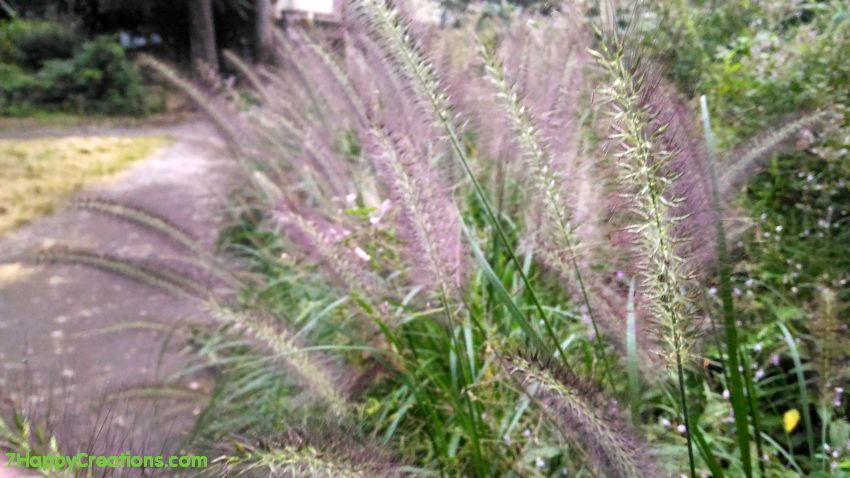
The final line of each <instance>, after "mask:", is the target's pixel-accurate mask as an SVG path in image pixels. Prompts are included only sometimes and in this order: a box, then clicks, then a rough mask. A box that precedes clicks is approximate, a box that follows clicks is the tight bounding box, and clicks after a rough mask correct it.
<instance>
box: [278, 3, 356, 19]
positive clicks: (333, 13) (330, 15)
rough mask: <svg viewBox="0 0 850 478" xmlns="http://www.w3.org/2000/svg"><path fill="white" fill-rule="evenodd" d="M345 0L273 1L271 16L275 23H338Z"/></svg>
mask: <svg viewBox="0 0 850 478" xmlns="http://www.w3.org/2000/svg"><path fill="white" fill-rule="evenodd" d="M345 2H346V0H273V2H272V4H273V6H272V14H273V16H274V18H275V20H276V21H277V22H280V23H283V24H285V25H286V24H293V23H302V22H308V23H313V22H318V23H339V22H340V21H341V20H342V15H343V12H344V9H345Z"/></svg>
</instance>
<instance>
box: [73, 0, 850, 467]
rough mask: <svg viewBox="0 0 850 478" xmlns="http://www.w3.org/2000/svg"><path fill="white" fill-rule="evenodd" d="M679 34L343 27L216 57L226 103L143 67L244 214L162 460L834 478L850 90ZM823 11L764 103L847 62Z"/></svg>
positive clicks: (711, 38)
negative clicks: (195, 108)
mask: <svg viewBox="0 0 850 478" xmlns="http://www.w3.org/2000/svg"><path fill="white" fill-rule="evenodd" d="M685 3H686V2H678V3H671V4H670V5H669V6H667V5H665V7H664V8H663V9H661V10H660V11H654V10H649V9H648V7H647V10H646V11H644V10H641V9H639V10H638V12H639V13H640V15H635V14H634V12H631V11H623V12H610V11H606V10H605V9H602V11H601V12H597V11H590V12H584V11H578V10H572V9H571V7H569V6H567V5H564V6H562V7H561V11H560V12H553V13H551V14H548V15H534V14H522V13H516V14H513V15H512V16H510V17H509V18H480V17H479V18H472V19H468V21H467V22H465V23H464V24H463V26H461V27H459V28H457V29H454V30H451V31H442V30H437V29H431V28H430V27H425V26H422V25H418V24H409V23H408V21H407V20H405V15H404V14H403V13H400V12H399V11H398V10H397V9H396V8H395V7H391V6H388V5H387V4H385V3H384V2H383V1H381V0H360V1H358V2H356V3H354V4H352V6H351V9H350V10H349V17H348V18H346V38H345V41H344V42H343V43H342V45H341V46H338V47H337V49H336V50H334V49H333V48H330V47H325V46H324V45H323V42H322V41H321V40H318V39H315V38H312V37H311V32H308V31H299V30H290V31H288V32H286V33H279V34H278V35H277V37H276V45H277V48H278V58H277V61H278V63H277V65H278V66H277V67H274V68H271V67H257V68H254V67H252V66H249V65H246V64H245V63H243V62H242V61H241V60H240V59H239V58H237V57H235V56H233V55H227V59H228V60H229V61H230V62H231V63H232V65H233V67H234V68H235V69H237V70H239V71H241V73H242V75H243V77H244V78H245V80H246V82H248V84H249V85H250V86H251V88H250V89H251V92H250V93H249V94H247V96H249V97H248V98H246V97H245V96H246V94H241V95H240V93H238V92H235V91H230V93H231V94H230V95H228V96H227V97H226V98H207V97H206V96H205V95H204V94H203V93H202V90H201V89H199V88H197V87H194V86H192V85H191V84H189V83H187V82H185V81H184V80H182V79H180V78H179V77H178V76H177V75H176V74H175V73H174V72H173V71H172V70H170V69H169V68H168V67H166V66H164V65H162V64H161V63H159V62H157V61H156V60H154V59H151V58H146V59H144V60H143V61H144V63H146V64H147V65H148V66H149V67H152V68H153V69H155V70H157V71H158V72H159V73H160V74H161V75H162V76H164V77H165V78H167V79H169V80H170V81H172V82H173V83H175V84H177V85H178V86H181V87H183V88H185V89H186V90H187V91H188V92H189V94H190V95H191V96H192V97H193V98H194V99H195V100H196V101H197V102H198V103H199V105H201V106H202V107H204V108H206V110H207V112H208V113H209V116H210V118H211V120H212V121H214V122H215V123H216V125H217V126H218V128H219V129H220V131H221V133H222V135H223V136H224V137H225V138H227V139H228V140H229V143H230V148H231V152H232V153H233V156H234V157H235V158H236V159H237V160H238V161H239V162H240V164H241V166H242V167H243V170H244V172H245V179H246V182H247V183H248V186H247V187H246V188H245V191H244V194H242V195H240V196H239V198H238V200H237V201H235V203H236V206H235V207H234V219H235V220H234V225H233V226H232V227H231V228H229V229H228V230H227V231H226V232H225V238H226V241H225V244H224V249H225V251H226V252H227V253H228V254H230V255H231V256H236V257H238V258H240V259H241V263H242V264H243V267H242V268H233V267H227V266H224V265H223V264H221V263H220V262H219V260H218V259H213V258H203V259H205V261H206V262H208V263H209V267H208V270H209V271H211V272H212V274H213V275H214V276H215V277H217V278H218V279H220V280H221V281H222V282H223V283H226V284H231V285H233V284H236V285H238V287H236V288H235V289H236V290H235V296H234V295H230V296H217V297H215V298H212V299H210V305H209V307H210V311H211V315H212V316H214V317H215V318H216V319H217V324H218V326H217V327H215V328H214V329H209V328H196V329H195V330H194V333H195V340H194V343H195V346H196V352H197V353H196V361H195V362H194V363H193V364H192V365H191V366H190V367H189V369H188V370H187V371H186V373H189V372H190V371H194V370H198V369H203V368H212V369H214V370H215V371H216V372H217V374H218V375H217V382H216V387H215V390H214V391H213V393H212V395H211V396H210V400H209V404H208V406H207V407H206V409H205V411H204V412H203V413H202V414H201V416H200V417H199V420H198V422H197V425H196V427H195V429H194V430H192V433H191V434H190V436H189V438H188V442H187V443H188V444H190V445H191V446H192V447H193V449H194V450H195V451H197V452H199V453H208V454H211V455H216V456H219V457H220V458H219V459H217V460H216V461H215V464H214V466H213V468H212V469H211V470H210V472H211V473H212V474H214V475H216V474H217V475H222V476H281V477H284V476H317V477H325V476H400V475H407V474H412V475H424V476H547V477H556V476H605V477H637V476H645V477H656V476H683V475H684V476H692V477H695V476H715V477H721V476H733V477H738V476H747V477H750V476H770V477H786V476H788V477H790V476H800V475H806V476H846V474H847V473H848V469H850V459H848V455H850V424H848V422H847V401H846V400H845V399H844V398H843V390H844V388H843V387H844V386H845V384H846V381H847V374H846V359H847V357H846V353H847V351H846V347H843V346H842V341H844V340H846V334H847V331H846V326H847V324H846V306H845V304H846V302H847V287H846V281H847V277H846V273H847V272H846V271H847V270H848V269H847V267H846V266H847V257H850V255H848V254H847V252H848V251H847V246H846V244H848V243H850V241H843V242H842V240H841V238H842V237H845V238H846V234H847V233H846V227H845V226H846V217H847V215H846V214H847V213H846V209H845V208H846V204H847V194H848V187H847V182H846V178H847V176H848V173H850V171H847V164H848V162H847V160H846V151H847V149H846V148H847V142H848V138H847V134H848V129H847V117H846V110H845V108H844V105H842V104H840V101H842V100H843V99H846V96H845V97H844V98H842V92H846V88H847V83H846V77H844V79H843V80H842V79H840V78H841V73H840V71H835V69H838V70H840V69H841V68H846V64H844V63H841V62H840V61H838V60H836V62H835V63H829V64H827V65H826V66H823V65H821V68H820V69H819V70H818V69H817V68H815V67H814V66H812V68H813V69H815V70H817V72H816V73H812V75H813V76H812V77H808V78H807V79H805V80H801V81H802V82H803V83H805V84H806V85H809V83H807V82H809V81H817V80H814V79H812V78H815V77H816V78H821V77H823V78H827V79H826V80H824V81H825V83H824V85H825V86H824V88H825V89H821V88H820V87H813V94H812V95H811V96H809V97H806V95H805V94H804V93H802V92H798V91H796V90H793V89H786V87H784V86H782V85H783V83H782V81H781V80H777V79H775V78H774V79H772V80H771V82H770V86H764V85H763V84H761V82H762V81H764V80H763V78H764V76H765V75H770V74H771V73H770V72H773V71H774V69H773V67H771V68H767V67H764V66H763V64H762V66H763V68H767V70H768V72H767V73H766V72H765V70H764V69H763V70H759V68H758V67H757V66H758V65H759V64H760V63H759V62H764V61H768V60H766V59H765V58H769V57H770V55H768V56H767V57H762V56H759V55H757V54H754V53H753V51H752V50H746V51H745V50H741V51H739V52H737V53H730V54H729V55H731V56H723V55H720V56H717V55H719V53H718V52H722V51H726V50H725V49H726V48H730V46H729V45H730V44H731V45H733V48H735V47H734V45H737V44H738V43H739V40H734V37H735V35H740V36H741V37H747V38H750V36H749V35H752V37H753V38H762V37H763V36H764V35H762V34H761V33H759V32H756V33H755V34H753V29H755V28H757V27H756V26H753V25H752V24H751V23H748V20H747V18H769V15H768V13H771V12H764V11H757V9H758V8H760V7H758V5H761V4H758V3H756V4H755V5H757V6H752V5H754V3H753V2H741V5H740V8H742V9H744V10H743V11H742V13H741V12H737V11H735V10H734V8H736V7H735V5H738V3H736V2H732V3H730V6H727V7H724V8H721V9H719V10H717V11H715V10H711V11H709V10H708V9H706V10H703V9H699V8H697V7H695V6H691V5H685ZM744 4H746V5H749V6H747V7H745V6H744ZM817 5H818V7H817V8H816V9H815V10H814V11H813V12H810V13H811V16H808V17H806V18H807V20H806V21H805V22H804V21H796V22H792V23H791V24H788V23H787V22H782V21H780V22H779V23H777V24H776V25H778V26H776V30H771V32H772V33H770V32H769V33H768V34H766V35H767V36H768V37H769V36H770V35H771V34H773V35H777V36H787V38H789V39H791V40H789V41H788V42H781V43H779V44H778V46H777V48H787V49H790V50H782V51H781V52H774V53H776V55H780V54H782V55H787V58H788V59H787V61H788V62H790V66H788V69H787V70H784V71H785V72H786V73H787V74H788V75H793V74H795V73H794V72H797V73H799V72H801V71H803V72H805V71H809V70H806V69H805V68H801V67H798V66H795V65H794V61H799V62H802V64H808V63H807V62H810V61H811V62H816V60H815V59H813V58H811V55H806V54H805V49H806V48H808V47H807V46H806V45H808V44H809V43H804V42H803V40H802V37H800V35H803V36H805V35H810V36H811V35H814V36H816V37H817V38H818V41H821V42H823V44H824V45H826V44H827V42H828V41H835V42H836V43H830V44H829V45H830V46H829V48H831V50H830V51H833V52H834V53H835V55H836V57H835V58H846V55H844V53H842V52H846V50H847V48H848V42H847V40H846V26H847V17H846V15H845V16H842V15H841V12H842V10H841V9H842V6H841V5H840V2H835V3H834V4H832V3H828V2H823V3H818V4H817ZM813 8H814V7H813ZM751 9H756V11H751ZM693 12H697V13H693ZM806 12H808V11H806ZM688 15H692V16H688ZM700 15H708V16H709V20H710V21H708V22H705V23H704V24H703V23H701V22H700V21H698V20H700V19H702V18H704V17H702V16H700ZM712 15H713V16H712ZM745 15H750V17H746V16H745ZM777 15H778V14H777ZM801 15H802V14H801ZM806 15H809V13H806ZM664 18H671V19H674V20H675V21H670V22H667V21H662V20H659V19H664ZM779 18H784V17H781V15H780V16H779ZM624 19H631V21H633V22H634V23H630V22H626V21H625V20H624ZM653 19H655V20H657V23H656V25H655V26H654V27H653V25H652V21H653ZM818 22H823V23H824V24H826V25H827V26H823V25H822V24H821V23H818ZM705 25H708V27H705ZM648 28H652V30H650V32H649V33H647V32H646V30H647V29H648ZM700 28H712V29H713V30H710V31H708V30H706V31H701V30H700ZM653 32H655V34H656V38H655V40H656V43H655V44H654V45H650V46H648V47H644V46H642V45H643V44H644V43H646V42H645V41H644V38H649V36H650V35H652V34H653ZM838 32H844V33H842V34H843V35H845V36H844V37H841V36H838ZM683 38H687V39H688V40H687V41H685V40H683ZM827 38H832V39H836V40H827ZM665 39H667V40H669V42H670V43H669V46H670V47H675V49H674V48H671V49H670V50H665V44H664V41H665ZM740 41H741V42H744V43H746V41H749V40H746V41H745V40H740ZM758 41H761V40H758ZM680 44H681V45H685V46H684V47H682V48H679V45H680ZM651 48H656V49H657V50H652V49H651ZM656 52H659V55H658V56H660V57H662V58H663V57H664V56H665V55H666V56H668V57H669V56H671V55H672V59H670V58H667V60H666V61H668V62H670V63H671V64H672V68H670V69H665V68H664V63H656V62H655V59H653V58H652V55H654V54H655V53H656ZM795 52H797V53H799V55H798V56H794V53H795ZM730 61H736V62H739V63H738V64H739V65H741V66H738V67H736V68H733V69H732V70H729V69H728V68H729V65H728V63H729V62H730ZM665 72H666V73H667V74H665ZM777 74H778V73H777ZM747 75H749V76H747ZM749 77H751V78H750V80H751V81H752V82H755V83H752V82H751V83H748V82H747V81H745V80H744V79H745V78H749ZM789 81H790V80H789ZM676 85H678V87H679V88H678V89H677V87H676ZM765 88H766V89H768V90H769V89H770V88H775V89H776V90H775V94H776V96H777V99H778V98H782V99H783V100H784V102H782V103H781V102H779V101H774V100H775V99H773V98H772V97H771V96H770V95H768V94H767V93H765V91H766V90H765ZM780 92H781V93H780ZM815 92H816V94H815ZM696 94H699V95H700V96H696ZM804 97H805V98H804ZM753 112H758V114H755V113H753ZM842 151H843V152H842ZM743 189H745V191H743V194H742V190H743ZM842 204H843V205H844V206H842ZM89 207H92V208H93V209H95V210H97V209H101V210H106V209H109V211H108V212H109V213H110V214H113V215H116V216H119V217H125V218H127V219H130V220H131V221H133V222H135V223H136V224H140V225H143V226H146V227H149V228H153V229H157V230H159V231H160V232H162V233H163V234H166V235H169V236H170V237H172V238H174V239H175V240H176V241H177V242H180V243H183V244H185V245H188V246H190V243H187V241H186V238H185V237H184V236H183V235H181V233H180V231H179V228H177V227H176V226H174V227H172V225H169V224H165V223H162V222H158V221H157V220H156V219H155V218H152V217H150V216H148V215H147V213H144V212H142V211H133V210H132V209H131V208H127V209H122V208H120V207H117V206H110V205H108V204H103V205H101V206H98V204H97V201H96V200H95V201H93V202H91V203H89ZM187 249H189V250H191V247H187ZM60 259H61V257H60ZM110 260H114V261H116V263H117V262H118V261H119V260H118V259H110ZM115 269H118V268H117V267H115ZM119 272H120V270H119ZM143 272H144V273H145V274H147V276H145V277H147V279H146V280H148V281H149V283H151V284H152V285H159V286H162V287H164V288H166V289H168V288H170V287H171V286H169V284H172V285H173V284H175V283H176V281H177V279H176V278H175V277H174V276H172V275H166V274H165V273H164V272H162V271H160V272H157V271H147V270H146V271H143ZM157 274H159V276H157ZM169 274H170V273H169ZM137 278H138V277H137ZM157 280H158V281H159V282H157ZM190 292H191V291H190ZM191 293H194V294H197V293H196V292H191ZM200 295H203V294H200Z"/></svg>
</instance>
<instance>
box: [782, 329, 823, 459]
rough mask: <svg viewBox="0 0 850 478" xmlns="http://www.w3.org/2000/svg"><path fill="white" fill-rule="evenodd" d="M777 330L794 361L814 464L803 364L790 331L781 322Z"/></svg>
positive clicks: (807, 437) (813, 448)
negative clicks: (780, 331)
mask: <svg viewBox="0 0 850 478" xmlns="http://www.w3.org/2000/svg"><path fill="white" fill-rule="evenodd" d="M779 328H780V329H781V330H782V336H783V337H784V338H785V343H786V344H788V351H789V353H790V354H791V359H792V360H793V361H794V373H795V374H796V375H797V389H798V391H799V392H800V406H801V408H802V410H800V412H801V413H802V415H803V425H804V426H805V427H806V444H807V445H808V446H809V458H810V459H811V460H812V463H814V460H815V434H814V432H813V431H812V415H811V413H809V392H808V390H807V389H806V375H805V374H804V373H803V362H802V361H801V360H800V351H799V350H797V342H795V341H794V336H792V335H791V331H789V330H788V327H786V326H785V324H783V323H782V322H780V323H779Z"/></svg>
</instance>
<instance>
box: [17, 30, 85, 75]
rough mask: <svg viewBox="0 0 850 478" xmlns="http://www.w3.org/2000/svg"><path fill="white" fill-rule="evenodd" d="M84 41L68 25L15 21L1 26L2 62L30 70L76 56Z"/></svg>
mask: <svg viewBox="0 0 850 478" xmlns="http://www.w3.org/2000/svg"><path fill="white" fill-rule="evenodd" d="M81 42H82V39H81V38H80V37H79V35H77V34H76V32H74V30H73V29H72V28H70V27H69V26H67V25H65V24H62V23H59V22H52V21H45V20H14V21H10V22H6V23H4V24H2V25H1V26H0V60H2V61H3V62H6V63H16V64H18V65H21V66H22V67H24V68H27V69H38V68H40V67H41V66H42V65H43V64H44V63H45V62H46V61H48V60H52V59H57V58H58V59H66V58H70V57H71V56H73V54H74V51H75V50H76V48H77V47H78V46H79V45H80V43H81Z"/></svg>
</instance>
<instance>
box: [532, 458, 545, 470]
mask: <svg viewBox="0 0 850 478" xmlns="http://www.w3.org/2000/svg"><path fill="white" fill-rule="evenodd" d="M534 465H535V466H536V467H537V468H543V467H545V466H546V460H544V459H543V457H542V456H538V457H537V458H535V459H534Z"/></svg>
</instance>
